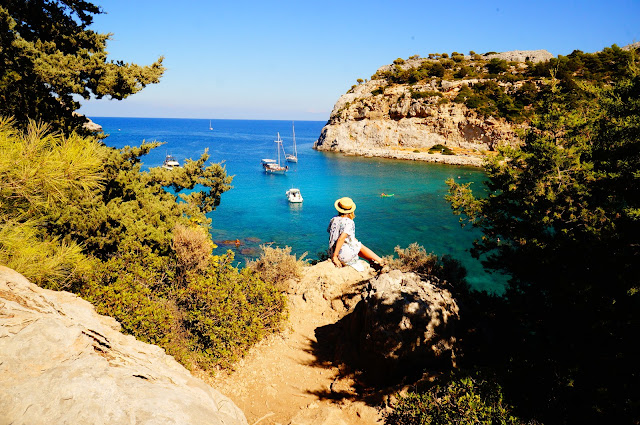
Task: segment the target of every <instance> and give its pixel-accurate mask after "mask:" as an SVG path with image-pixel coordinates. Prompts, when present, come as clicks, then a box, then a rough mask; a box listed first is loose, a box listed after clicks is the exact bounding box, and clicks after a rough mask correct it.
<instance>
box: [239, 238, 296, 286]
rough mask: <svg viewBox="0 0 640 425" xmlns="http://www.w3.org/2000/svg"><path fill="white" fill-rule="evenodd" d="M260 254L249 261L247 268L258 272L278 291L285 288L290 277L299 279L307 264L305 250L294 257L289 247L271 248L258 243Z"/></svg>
mask: <svg viewBox="0 0 640 425" xmlns="http://www.w3.org/2000/svg"><path fill="white" fill-rule="evenodd" d="M260 248H261V249H262V254H260V258H258V259H257V260H255V261H249V262H248V263H247V268H249V269H251V270H253V271H255V272H256V273H258V275H259V276H260V278H261V279H262V280H263V281H265V282H269V283H272V284H274V285H275V286H276V288H278V289H279V290H280V291H282V292H284V291H286V290H287V282H288V281H289V280H290V279H300V277H302V269H303V268H304V267H305V266H307V265H308V263H307V260H305V259H304V258H305V257H306V256H307V253H306V252H305V253H304V254H302V255H301V256H300V258H296V255H295V254H291V247H290V246H287V247H284V248H277V247H276V248H273V247H271V245H269V244H265V245H260Z"/></svg>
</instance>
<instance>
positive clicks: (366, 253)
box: [358, 245, 382, 263]
mask: <svg viewBox="0 0 640 425" xmlns="http://www.w3.org/2000/svg"><path fill="white" fill-rule="evenodd" d="M358 255H359V256H360V257H362V258H364V259H365V260H369V261H376V262H378V263H380V262H382V258H380V257H378V256H377V255H376V253H375V252H373V251H371V250H370V249H369V248H367V247H366V246H364V245H362V246H361V247H360V252H358Z"/></svg>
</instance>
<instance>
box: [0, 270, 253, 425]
mask: <svg viewBox="0 0 640 425" xmlns="http://www.w3.org/2000/svg"><path fill="white" fill-rule="evenodd" d="M119 330H120V325H119V324H118V322H116V321H115V320H114V319H112V318H110V317H106V316H100V315H98V314H97V313H96V312H95V310H94V309H93V307H92V306H91V304H89V303H88V302H86V301H84V300H82V299H80V298H78V297H77V296H75V295H73V294H70V293H67V292H56V291H50V290H46V289H42V288H40V287H38V286H36V285H34V284H32V283H30V282H29V281H28V280H27V279H25V278H24V277H23V276H22V275H20V274H18V273H16V272H15V271H13V270H11V269H8V268H6V267H2V266H0V424H30V425H37V424H111V425H117V424H138V425H141V424H190V425H196V424H202V425H204V424H209V425H215V424H220V425H222V424H224V425H245V424H247V421H246V419H245V416H244V414H243V413H242V411H241V410H240V409H239V408H238V407H237V406H236V405H235V404H234V403H233V402H232V401H231V400H230V399H229V398H227V397H225V396H224V395H222V394H220V393H219V392H218V391H216V390H215V389H213V388H211V387H210V386H208V385H207V384H205V383H204V382H203V381H202V380H200V379H197V378H195V377H193V376H192V375H191V374H190V373H189V372H188V371H187V370H186V369H185V368H183V367H182V366H181V365H180V364H178V363H177V362H176V361H175V360H174V359H173V357H171V356H168V355H167V354H165V352H164V350H162V349H161V348H158V347H156V346H153V345H150V344H145V343H142V342H140V341H137V340H136V339H135V338H133V337H132V336H127V335H124V334H122V333H120V331H119Z"/></svg>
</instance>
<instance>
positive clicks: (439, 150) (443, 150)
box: [429, 144, 455, 155]
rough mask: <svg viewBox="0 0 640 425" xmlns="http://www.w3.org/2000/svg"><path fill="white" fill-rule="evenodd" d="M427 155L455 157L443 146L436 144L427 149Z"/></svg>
mask: <svg viewBox="0 0 640 425" xmlns="http://www.w3.org/2000/svg"><path fill="white" fill-rule="evenodd" d="M429 153H440V154H442V155H455V153H454V152H453V151H452V150H451V149H449V148H448V147H446V146H445V145H441V144H437V145H433V146H431V147H430V148H429Z"/></svg>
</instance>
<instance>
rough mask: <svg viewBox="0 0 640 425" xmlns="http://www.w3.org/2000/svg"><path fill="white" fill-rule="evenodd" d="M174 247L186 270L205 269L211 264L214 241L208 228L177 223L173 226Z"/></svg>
mask: <svg viewBox="0 0 640 425" xmlns="http://www.w3.org/2000/svg"><path fill="white" fill-rule="evenodd" d="M172 246H173V249H174V250H175V252H176V258H177V260H178V265H179V266H180V268H182V269H183V270H184V271H187V272H188V271H197V270H204V269H206V268H207V267H208V266H209V257H210V256H211V251H212V250H213V247H214V246H213V242H212V241H211V238H210V237H209V233H208V232H207V231H206V229H203V228H201V227H187V226H185V225H183V224H177V225H176V226H175V227H174V228H173V244H172Z"/></svg>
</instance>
